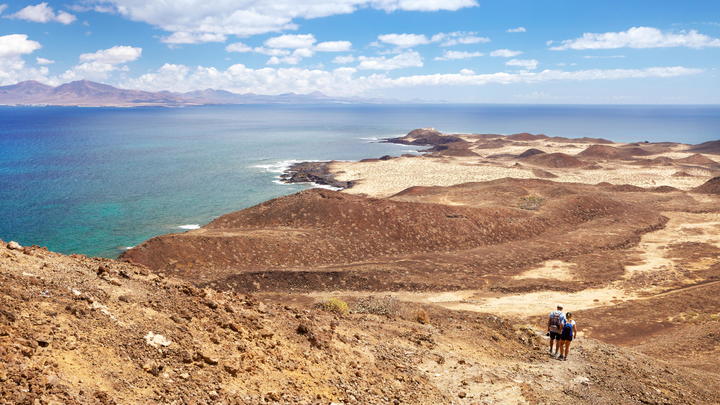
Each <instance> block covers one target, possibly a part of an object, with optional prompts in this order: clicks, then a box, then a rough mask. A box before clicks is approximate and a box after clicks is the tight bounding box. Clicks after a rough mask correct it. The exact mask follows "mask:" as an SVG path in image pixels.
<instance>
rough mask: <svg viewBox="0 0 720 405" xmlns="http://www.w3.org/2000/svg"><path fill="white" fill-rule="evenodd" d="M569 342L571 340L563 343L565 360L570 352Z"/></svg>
mask: <svg viewBox="0 0 720 405" xmlns="http://www.w3.org/2000/svg"><path fill="white" fill-rule="evenodd" d="M570 342H572V340H566V341H565V354H564V356H565V359H567V356H568V353H569V352H570Z"/></svg>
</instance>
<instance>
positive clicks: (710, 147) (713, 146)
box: [688, 140, 720, 155]
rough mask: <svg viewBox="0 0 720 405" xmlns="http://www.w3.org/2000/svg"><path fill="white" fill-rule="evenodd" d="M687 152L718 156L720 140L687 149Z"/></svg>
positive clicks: (719, 153)
mask: <svg viewBox="0 0 720 405" xmlns="http://www.w3.org/2000/svg"><path fill="white" fill-rule="evenodd" d="M688 151H689V152H698V153H710V154H713V155H720V140H717V141H709V142H704V143H701V144H698V145H695V146H693V147H691V148H689V149H688Z"/></svg>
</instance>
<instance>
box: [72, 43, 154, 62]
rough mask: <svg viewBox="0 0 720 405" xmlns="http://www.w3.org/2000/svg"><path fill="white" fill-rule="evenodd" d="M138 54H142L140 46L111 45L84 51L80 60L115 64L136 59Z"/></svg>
mask: <svg viewBox="0 0 720 405" xmlns="http://www.w3.org/2000/svg"><path fill="white" fill-rule="evenodd" d="M140 55H142V48H137V47H134V46H124V45H121V46H113V47H112V48H108V49H102V50H99V51H97V52H93V53H84V54H82V55H80V61H82V62H98V63H107V64H109V65H117V64H120V63H127V62H132V61H134V60H137V59H138V58H139V57H140Z"/></svg>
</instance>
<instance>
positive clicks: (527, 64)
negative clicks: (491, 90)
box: [505, 59, 539, 70]
mask: <svg viewBox="0 0 720 405" xmlns="http://www.w3.org/2000/svg"><path fill="white" fill-rule="evenodd" d="M538 63H539V62H538V61H537V60H535V59H510V60H509V61H507V62H505V64H506V65H507V66H515V67H521V68H524V69H528V70H534V69H536V68H537V66H538Z"/></svg>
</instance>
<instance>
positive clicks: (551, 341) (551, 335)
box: [550, 332, 555, 354]
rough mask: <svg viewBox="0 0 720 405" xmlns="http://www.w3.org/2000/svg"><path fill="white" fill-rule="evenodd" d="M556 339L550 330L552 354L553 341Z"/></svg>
mask: <svg viewBox="0 0 720 405" xmlns="http://www.w3.org/2000/svg"><path fill="white" fill-rule="evenodd" d="M554 340H555V339H553V334H552V332H550V354H552V351H553V350H552V349H553V341H554Z"/></svg>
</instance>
